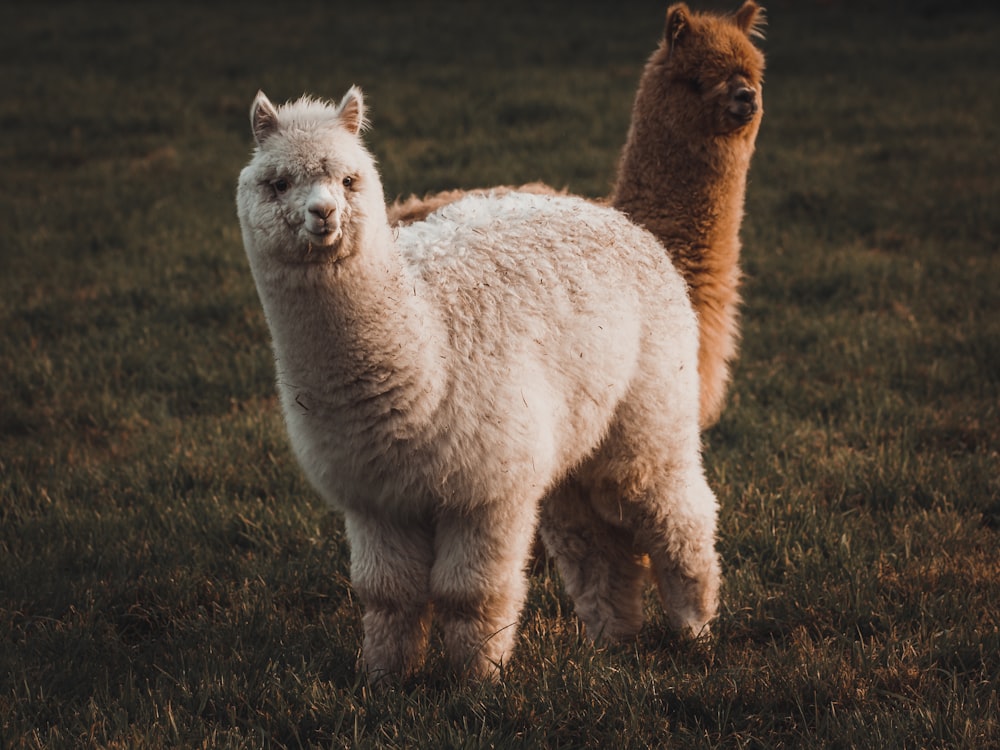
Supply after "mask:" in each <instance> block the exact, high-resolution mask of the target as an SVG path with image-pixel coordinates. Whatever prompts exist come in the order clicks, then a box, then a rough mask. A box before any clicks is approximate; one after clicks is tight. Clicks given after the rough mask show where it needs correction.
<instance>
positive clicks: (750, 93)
mask: <svg viewBox="0 0 1000 750" xmlns="http://www.w3.org/2000/svg"><path fill="white" fill-rule="evenodd" d="M729 111H730V113H732V114H733V115H734V116H736V117H739V118H741V119H745V120H749V119H750V118H751V117H753V116H754V115H755V114H757V92H756V91H755V90H754V89H752V88H750V87H749V86H741V87H740V88H738V89H736V91H734V92H733V98H732V101H731V102H730V104H729Z"/></svg>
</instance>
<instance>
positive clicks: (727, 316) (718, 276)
mask: <svg viewBox="0 0 1000 750" xmlns="http://www.w3.org/2000/svg"><path fill="white" fill-rule="evenodd" d="M763 23H764V11H763V8H761V7H760V6H759V5H758V4H757V3H756V2H754V0H746V1H745V2H744V3H743V5H742V6H741V7H740V8H739V10H737V11H736V13H734V14H732V15H718V14H714V13H697V12H692V11H691V10H690V9H689V8H688V6H687V5H686V4H684V3H677V4H675V5H671V6H670V7H669V8H668V9H667V18H666V25H665V28H664V34H663V37H662V39H661V41H660V45H659V47H658V48H657V49H656V51H655V52H654V53H653V55H652V57H651V58H650V59H649V61H648V62H647V63H646V67H645V69H644V71H643V74H642V77H641V78H640V81H639V89H638V92H637V94H636V98H635V104H634V105H633V109H632V122H631V125H630V127H629V133H628V139H627V141H626V143H625V146H624V148H623V150H622V155H621V159H620V161H619V165H618V178H617V182H616V184H615V187H614V190H613V191H612V194H611V196H610V198H609V201H610V203H611V204H612V205H613V206H614V207H615V208H617V209H619V210H621V211H623V212H624V213H626V214H628V215H629V216H630V217H631V218H632V220H633V221H635V222H636V223H637V224H640V225H642V226H644V227H645V228H646V229H648V230H649V231H651V232H652V233H653V234H654V235H656V237H657V238H658V239H659V240H660V242H661V243H662V244H663V245H664V246H665V247H666V249H667V252H668V253H669V254H670V257H671V258H672V260H673V261H674V264H675V265H676V266H677V268H678V270H680V271H681V273H682V274H683V276H684V278H685V280H686V281H687V283H688V285H689V288H690V294H691V301H692V304H693V306H694V309H695V311H696V312H697V314H698V321H699V329H700V330H699V336H700V338H699V353H698V374H699V376H700V378H701V386H700V394H701V395H700V423H701V426H702V428H706V427H710V426H711V425H713V424H714V423H715V422H716V421H717V420H718V418H719V415H720V414H721V412H722V407H723V404H724V399H725V394H726V387H727V385H728V383H729V363H730V362H731V361H732V360H733V359H734V358H735V357H736V353H737V347H738V340H739V322H738V317H739V304H740V295H739V284H740V266H739V255H740V240H739V230H740V224H741V222H742V219H743V204H744V198H745V195H746V179H747V171H748V170H749V168H750V157H751V156H752V154H753V151H754V143H755V141H756V138H757V131H758V129H759V128H760V122H761V117H762V115H763V111H764V110H763V107H762V101H761V85H762V82H763V74H764V56H763V54H762V53H761V51H760V50H759V49H757V48H756V47H755V46H754V45H753V43H752V42H751V38H752V37H761V36H762V34H761V27H762V26H763ZM494 190H497V191H499V192H500V193H501V194H502V193H506V192H510V191H511V190H515V191H526V192H534V193H543V194H544V193H556V192H557V191H556V190H554V189H553V188H550V187H548V186H547V185H544V184H542V183H539V182H534V183H529V184H528V185H524V186H520V187H511V186H501V187H499V188H494ZM469 192H473V193H483V192H487V191H486V190H476V191H464V190H450V191H446V192H442V193H437V194H432V195H427V196H424V197H423V198H419V197H417V196H410V197H409V198H407V199H406V200H404V201H399V200H397V201H396V202H395V203H393V204H392V205H390V206H389V208H388V215H389V221H390V223H391V224H393V225H399V224H410V223H412V222H415V221H422V220H423V219H425V218H427V216H428V215H429V214H430V213H432V212H433V211H436V210H437V209H438V208H441V207H442V206H445V205H447V204H449V203H452V202H454V201H456V200H458V199H459V198H462V197H464V196H465V195H467V194H468V193H469ZM600 202H604V201H600Z"/></svg>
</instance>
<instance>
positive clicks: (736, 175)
mask: <svg viewBox="0 0 1000 750" xmlns="http://www.w3.org/2000/svg"><path fill="white" fill-rule="evenodd" d="M637 108H638V105H637ZM665 119H666V118H662V117H661V118H656V119H655V120H654V124H652V125H651V124H649V122H648V118H641V117H638V116H636V115H634V116H633V123H634V125H633V130H632V132H630V133H629V139H628V142H627V143H626V145H625V149H624V151H623V152H622V158H621V163H620V165H619V170H618V182H617V184H616V185H615V189H614V192H613V193H612V197H611V202H612V205H614V206H615V208H618V209H619V210H621V211H623V212H624V213H626V214H628V215H629V216H630V217H631V219H632V220H633V221H635V222H636V223H637V224H640V225H642V226H644V227H645V228H646V229H648V230H649V231H650V232H651V233H652V234H654V235H655V236H656V237H657V239H659V240H660V242H661V243H662V244H663V246H664V247H665V248H666V250H667V252H668V253H669V254H670V257H671V259H672V260H673V262H674V265H675V266H676V267H677V269H678V271H680V272H681V274H682V275H683V276H684V279H685V280H686V281H687V283H688V287H689V290H690V295H691V304H692V306H693V307H694V310H695V312H696V313H697V315H698V326H699V354H698V371H699V375H700V376H701V424H702V426H703V427H708V426H710V425H711V424H713V423H714V422H715V421H716V420H717V419H718V416H719V414H720V413H721V410H722V404H723V399H724V396H725V392H726V387H727V384H728V381H729V367H728V363H729V361H730V360H732V359H733V358H734V357H735V356H736V350H737V338H738V326H737V317H738V314H739V293H738V287H739V282H740V268H739V256H740V240H739V229H740V223H741V222H742V219H743V202H744V196H745V194H746V176H747V170H748V169H749V166H750V157H751V155H752V153H753V143H754V137H755V136H756V131H753V132H750V133H748V134H744V135H743V136H742V137H732V138H717V139H713V140H709V141H706V140H705V139H704V138H700V137H699V138H696V139H695V140H692V139H691V138H690V136H687V135H685V134H683V133H676V134H675V133H670V132H667V133H664V132H663V122H664V120H665Z"/></svg>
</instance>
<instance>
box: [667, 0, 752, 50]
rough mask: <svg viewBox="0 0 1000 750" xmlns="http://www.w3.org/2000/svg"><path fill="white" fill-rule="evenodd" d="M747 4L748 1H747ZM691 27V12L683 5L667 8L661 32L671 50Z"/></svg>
mask: <svg viewBox="0 0 1000 750" xmlns="http://www.w3.org/2000/svg"><path fill="white" fill-rule="evenodd" d="M747 1H748V2H749V1H750V0H747ZM690 25H691V11H690V10H689V9H688V7H687V5H685V4H684V3H677V4H675V5H671V6H670V7H669V8H667V26H666V28H665V29H664V31H663V36H664V37H665V38H666V40H667V44H669V45H670V47H671V48H673V46H674V44H676V43H677V40H678V39H680V38H681V36H682V35H683V34H684V32H685V31H686V30H687V29H688V27H689V26H690Z"/></svg>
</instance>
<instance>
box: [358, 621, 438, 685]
mask: <svg viewBox="0 0 1000 750" xmlns="http://www.w3.org/2000/svg"><path fill="white" fill-rule="evenodd" d="M362 621H363V624H364V630H365V640H364V647H363V648H362V652H361V668H362V669H363V670H364V671H365V672H366V673H367V674H368V678H369V680H370V681H371V682H372V683H376V682H380V681H382V680H384V679H385V678H386V677H389V676H390V675H398V676H401V677H405V676H407V675H410V674H412V673H413V672H415V671H416V670H418V669H420V667H421V666H422V665H423V662H424V655H425V653H426V651H427V641H428V635H429V630H430V628H429V625H430V608H429V607H424V608H423V609H393V608H389V607H384V606H382V607H379V606H375V607H369V608H367V609H366V611H365V614H364V617H363V620H362Z"/></svg>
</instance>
